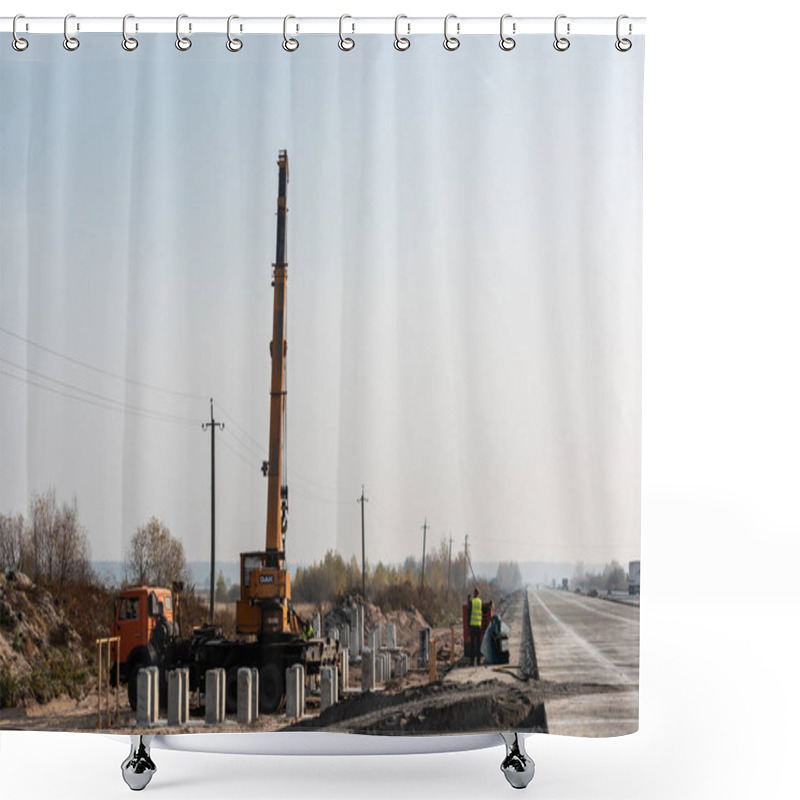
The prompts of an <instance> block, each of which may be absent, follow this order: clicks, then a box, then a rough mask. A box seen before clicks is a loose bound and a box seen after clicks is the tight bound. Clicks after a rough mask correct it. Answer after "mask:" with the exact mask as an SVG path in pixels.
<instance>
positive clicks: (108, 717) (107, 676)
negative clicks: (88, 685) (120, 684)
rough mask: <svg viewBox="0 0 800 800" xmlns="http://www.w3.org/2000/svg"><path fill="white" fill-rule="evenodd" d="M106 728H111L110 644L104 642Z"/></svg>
mask: <svg viewBox="0 0 800 800" xmlns="http://www.w3.org/2000/svg"><path fill="white" fill-rule="evenodd" d="M103 680H104V681H105V684H106V728H110V727H111V642H110V641H108V642H106V674H105V676H104V677H103Z"/></svg>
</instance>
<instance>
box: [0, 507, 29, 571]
mask: <svg viewBox="0 0 800 800" xmlns="http://www.w3.org/2000/svg"><path fill="white" fill-rule="evenodd" d="M24 535H25V518H24V517H23V516H22V514H17V515H16V516H11V515H10V514H9V515H6V514H0V570H3V571H5V570H9V569H19V568H20V562H21V560H22V545H23V537H24Z"/></svg>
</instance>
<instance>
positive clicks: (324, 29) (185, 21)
mask: <svg viewBox="0 0 800 800" xmlns="http://www.w3.org/2000/svg"><path fill="white" fill-rule="evenodd" d="M559 16H560V20H559V26H560V30H564V31H566V26H567V25H569V28H570V29H569V33H570V34H573V35H574V34H593V35H611V36H613V35H614V34H615V32H616V29H617V28H616V26H617V18H616V17H569V16H564V15H559ZM287 19H289V22H288V26H289V28H288V29H289V32H290V33H292V34H298V33H299V34H304V33H305V34H314V33H332V34H337V33H339V31H340V25H341V26H342V30H343V32H344V33H345V34H351V33H385V34H394V32H395V25H396V24H397V25H398V26H399V28H398V29H399V32H400V34H401V35H404V36H407V35H409V34H412V35H413V34H422V33H435V34H441V33H442V32H443V30H444V24H445V23H444V17H406V16H402V17H400V18H399V19H398V20H397V22H396V21H395V18H394V17H355V16H349V15H345V18H344V20H343V21H342V22H341V23H340V20H339V18H338V17H291V18H287ZM554 21H555V18H554V17H513V16H508V15H506V19H505V23H504V24H505V31H506V32H507V33H508V34H511V35H515V36H519V35H524V34H532V33H549V34H551V35H552V34H553V30H554ZM645 21H646V20H645V18H644V17H626V18H625V19H624V21H623V33H624V35H631V34H642V33H644V27H645ZM64 22H65V21H64V17H25V16H21V17H20V18H19V19H18V21H17V33H18V34H24V33H31V34H35V33H63V32H64ZM232 26H233V27H232V30H234V31H235V32H236V33H243V34H259V33H262V34H263V33H278V34H280V33H283V31H284V18H283V17H235V18H234V21H233V22H232ZM12 29H13V18H12V17H2V18H0V31H4V32H11V31H12ZM227 29H228V18H227V17H193V16H189V15H187V16H184V17H183V18H182V19H181V31H182V32H183V33H190V34H194V33H222V34H224V33H226V32H227ZM69 30H70V33H121V31H122V17H80V16H70V19H69ZM127 30H128V32H129V34H130V33H133V32H134V31H135V32H138V33H175V30H176V19H175V18H174V17H136V16H132V17H130V18H129V19H128V23H127ZM449 30H450V31H451V32H452V33H454V34H457V35H460V36H465V35H471V34H488V33H495V34H496V33H498V32H499V30H500V17H499V16H497V17H458V16H457V15H456V16H451V19H450V22H449Z"/></svg>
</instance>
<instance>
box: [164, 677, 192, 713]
mask: <svg viewBox="0 0 800 800" xmlns="http://www.w3.org/2000/svg"><path fill="white" fill-rule="evenodd" d="M186 672H188V670H186ZM185 683H187V684H188V680H185V678H184V669H183V668H178V669H171V670H170V671H169V672H168V673H167V725H183V724H184V723H185V722H186V720H187V719H188V715H189V713H188V712H189V709H188V708H186V709H184V703H185V701H184V692H183V688H184V684H185ZM186 688H187V689H188V686H187V687H186ZM186 705H187V706H188V703H186Z"/></svg>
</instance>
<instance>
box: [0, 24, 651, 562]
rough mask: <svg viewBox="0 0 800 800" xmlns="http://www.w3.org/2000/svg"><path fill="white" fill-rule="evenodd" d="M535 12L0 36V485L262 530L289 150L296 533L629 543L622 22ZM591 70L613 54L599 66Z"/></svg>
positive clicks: (304, 552) (637, 171)
mask: <svg viewBox="0 0 800 800" xmlns="http://www.w3.org/2000/svg"><path fill="white" fill-rule="evenodd" d="M572 39H573V42H572V47H571V48H570V50H569V51H568V52H566V53H557V52H556V51H555V50H554V49H553V47H552V38H551V37H547V36H536V37H534V36H530V37H525V38H524V39H520V40H519V44H518V45H517V47H516V49H515V50H514V51H512V52H510V53H505V52H503V51H501V50H500V48H499V47H498V46H497V37H494V36H491V37H490V36H487V37H468V38H465V40H464V42H463V44H462V46H461V48H460V49H459V50H458V51H457V52H455V53H448V52H446V51H445V50H444V48H443V47H442V45H441V37H439V36H430V37H428V36H417V37H414V40H413V46H412V48H411V49H410V50H409V51H408V52H405V53H398V52H397V51H395V50H394V48H393V47H392V46H391V42H392V39H391V37H386V36H360V37H358V41H357V46H356V48H355V49H354V50H353V51H352V52H350V53H342V52H341V51H339V49H338V48H337V47H336V41H337V38H336V37H335V36H333V37H331V36H307V37H302V43H301V47H300V49H299V50H298V51H297V52H296V53H293V54H287V53H285V52H284V51H283V50H282V49H281V47H280V37H275V36H260V37H255V36H253V37H248V38H247V39H246V43H245V47H244V48H243V50H242V51H241V52H240V53H237V54H231V53H229V52H228V51H227V50H226V49H225V47H224V37H220V36H214V35H207V36H201V35H198V36H196V37H194V44H193V46H192V48H191V50H189V51H187V52H185V53H180V52H178V51H177V50H176V48H175V46H174V36H172V35H147V36H142V37H140V46H139V48H138V50H136V51H135V52H133V53H127V52H125V51H124V50H123V49H122V48H121V47H120V44H119V36H118V35H116V34H113V35H112V34H108V35H104V34H87V35H86V36H85V37H84V38H83V39H82V41H81V47H80V49H79V50H78V51H76V52H75V53H68V52H66V51H65V50H64V49H63V47H62V46H61V42H62V37H61V36H42V35H37V36H36V37H35V39H34V40H33V41H32V44H31V47H29V49H28V51H26V52H25V53H16V52H14V51H13V50H12V48H11V47H4V48H2V74H1V76H0V81H2V83H1V84H0V89H1V90H2V98H3V114H2V131H1V133H2V152H1V153H0V170H1V171H0V202H1V203H2V206H1V207H0V223H1V225H2V228H1V229H0V232H1V233H2V245H1V246H0V247H1V249H0V256H1V257H2V264H1V270H0V293H1V295H0V326H1V327H2V329H3V330H2V332H0V357H1V358H2V362H1V363H0V368H1V371H2V375H1V376H0V401H1V402H2V417H1V419H0V436H2V439H1V441H0V511H2V512H4V513H14V512H21V511H25V509H26V506H27V500H28V497H29V495H30V493H31V492H34V491H42V490H45V489H47V488H48V487H50V486H52V487H53V488H55V490H56V492H57V494H58V497H59V498H63V499H69V498H70V497H71V496H72V495H73V494H75V495H76V496H77V498H78V502H79V506H80V510H81V518H82V520H83V522H84V524H85V525H86V527H87V530H88V533H89V537H90V541H91V545H92V554H93V557H94V558H95V559H108V560H114V559H118V558H121V556H122V554H123V552H124V549H125V545H126V542H127V540H128V538H129V537H130V535H131V534H132V533H133V531H134V530H135V528H136V526H137V525H139V524H141V523H143V522H145V521H146V520H147V518H148V517H150V516H151V515H156V516H158V517H159V518H161V519H163V520H164V521H165V522H166V523H167V524H168V525H169V527H170V528H171V530H172V532H173V533H174V534H175V535H177V536H179V537H180V538H181V539H182V540H183V541H184V544H185V546H186V549H187V553H188V555H189V557H190V558H191V559H198V560H199V559H204V558H207V555H208V539H209V471H210V465H209V460H210V447H209V434H208V433H204V432H203V431H202V429H201V427H200V424H201V422H202V421H204V420H207V419H208V399H209V397H211V396H213V397H214V398H215V403H216V410H217V418H218V419H219V420H220V421H223V422H225V424H226V427H225V430H224V431H222V432H221V433H219V434H218V435H217V445H218V446H217V542H218V551H217V557H218V558H219V559H222V560H235V559H236V558H237V557H238V556H237V554H238V553H239V552H240V550H243V549H256V548H259V547H263V546H264V538H265V530H264V525H265V505H266V481H265V480H264V478H263V477H262V476H261V473H260V470H259V466H260V463H261V460H262V459H264V458H266V444H267V441H268V401H269V397H268V368H269V362H268V345H269V338H270V330H271V289H270V280H269V279H270V265H271V263H272V261H273V260H274V256H275V204H276V194H277V166H276V159H277V154H278V150H280V149H284V148H285V149H287V150H288V152H289V164H290V184H289V209H290V211H289V220H288V231H289V233H288V239H289V246H288V253H289V283H288V304H289V305H288V362H287V365H288V366H287V370H288V395H287V421H288V441H287V456H288V476H289V487H290V488H289V491H290V519H289V533H288V539H287V550H288V557H289V559H290V560H291V561H292V562H301V563H302V562H308V561H310V560H312V559H314V558H319V557H321V556H322V555H323V554H324V552H325V551H326V550H327V549H329V548H336V549H338V550H339V551H340V552H342V553H343V554H344V555H345V556H346V557H349V556H350V555H351V554H354V553H358V554H359V557H360V542H361V540H360V508H359V505H358V504H357V503H356V498H357V497H358V495H359V494H360V490H361V484H362V482H363V483H364V484H365V485H366V493H367V496H368V497H369V503H368V505H367V508H366V514H367V535H368V544H367V557H368V559H369V560H370V561H371V562H373V563H375V562H377V561H378V560H383V561H401V560H402V559H403V558H404V557H405V556H406V555H408V554H414V555H417V556H419V554H420V553H421V547H422V531H421V526H422V523H423V520H424V519H425V518H427V520H428V523H429V525H430V529H429V532H428V536H429V539H428V541H429V542H432V543H433V544H434V545H436V544H437V543H438V541H439V540H440V539H441V538H444V537H448V536H450V535H451V534H452V535H453V537H454V538H455V540H456V541H457V542H460V541H463V537H464V534H465V533H468V534H469V536H470V544H471V554H472V556H473V558H474V559H475V560H481V561H489V560H500V559H510V558H513V559H517V560H566V561H575V560H578V559H583V560H585V561H587V562H590V563H598V562H602V561H605V560H608V559H611V558H617V559H619V560H620V561H623V562H624V561H627V560H628V559H631V558H638V557H639V528H640V513H639V495H640V469H639V461H640V457H639V454H640V435H639V430H640V382H641V374H640V373H641V370H640V360H641V344H640V339H641V334H640V327H641V325H640V295H641V280H640V256H641V242H640V227H641V208H640V199H641V122H640V116H641V83H642V59H643V48H642V47H636V48H634V49H633V50H632V51H631V52H630V53H626V54H620V53H618V52H617V51H616V50H615V49H614V47H613V41H614V37H613V36H611V37H605V36H584V37H579V36H574V37H572ZM601 65H602V69H601V68H600V67H601Z"/></svg>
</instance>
